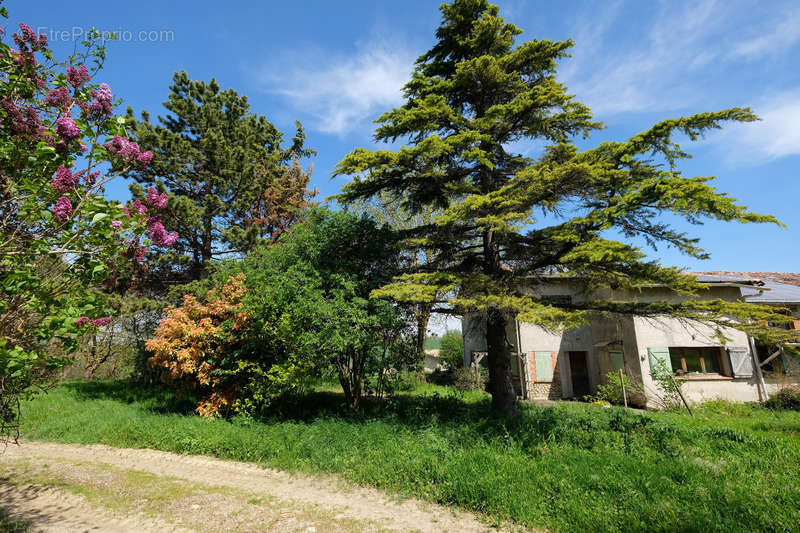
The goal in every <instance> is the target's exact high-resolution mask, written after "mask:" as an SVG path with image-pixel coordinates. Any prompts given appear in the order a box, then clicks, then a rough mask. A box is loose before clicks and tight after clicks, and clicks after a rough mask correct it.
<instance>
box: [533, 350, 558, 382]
mask: <svg viewBox="0 0 800 533" xmlns="http://www.w3.org/2000/svg"><path fill="white" fill-rule="evenodd" d="M533 359H534V365H535V368H536V381H553V354H552V352H533Z"/></svg>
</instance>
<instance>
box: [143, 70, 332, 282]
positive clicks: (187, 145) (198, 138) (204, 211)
mask: <svg viewBox="0 0 800 533" xmlns="http://www.w3.org/2000/svg"><path fill="white" fill-rule="evenodd" d="M164 107H165V108H166V109H167V110H168V111H170V112H171V114H170V115H167V116H166V117H161V116H159V117H158V119H159V122H160V125H154V124H152V123H151V122H150V117H149V114H148V113H147V112H146V111H145V112H142V120H141V121H137V120H135V119H134V118H133V116H132V112H131V111H130V110H128V122H129V123H131V124H132V130H133V131H132V132H133V134H134V135H135V137H136V140H137V141H138V143H139V145H140V146H141V148H142V149H143V150H144V149H145V147H147V148H146V149H148V150H151V151H152V152H153V154H154V157H153V161H152V163H151V165H150V166H149V167H148V168H147V169H145V170H137V171H135V172H130V173H129V177H132V178H133V179H134V180H135V181H136V183H134V184H132V185H131V192H132V194H133V195H134V197H135V198H143V197H144V196H145V195H146V193H147V190H146V189H148V188H149V187H155V188H156V189H157V190H158V191H159V192H161V191H166V192H167V193H168V195H169V197H170V201H169V204H168V205H169V208H168V210H167V212H166V213H165V214H164V216H163V224H164V226H165V227H166V229H167V230H175V231H177V232H178V234H179V236H180V237H179V239H178V241H177V243H176V244H175V245H174V247H173V248H172V249H170V250H169V251H164V252H163V253H160V254H156V255H157V259H158V261H157V263H158V264H159V266H160V267H161V268H166V269H167V270H168V272H167V274H166V275H167V276H169V277H171V278H173V279H175V278H177V279H178V280H197V279H201V278H204V277H205V276H206V275H207V273H208V263H209V261H210V260H211V259H212V258H214V257H219V256H224V255H226V254H231V253H238V252H245V251H247V250H249V249H252V248H253V246H255V245H256V244H257V243H258V242H260V241H262V240H265V239H267V240H273V239H274V238H277V235H279V234H280V233H281V232H283V231H285V229H286V227H287V226H288V225H289V224H291V223H293V222H295V221H296V220H297V218H298V215H299V212H300V210H302V209H303V208H305V207H307V206H308V205H310V202H309V200H310V198H311V197H312V196H313V195H314V194H316V191H310V190H307V189H306V187H307V185H308V181H309V175H310V173H309V172H306V171H304V170H303V169H302V168H301V167H300V166H299V163H298V162H297V161H298V159H299V158H302V157H307V156H310V155H312V154H313V153H314V151H313V150H309V149H307V148H304V144H305V142H306V136H305V134H304V132H303V129H302V126H301V125H300V123H299V122H298V123H297V132H296V134H295V137H294V139H292V143H291V145H290V146H289V147H286V148H285V147H283V146H282V144H283V134H282V133H281V132H280V131H278V129H277V128H276V127H275V126H274V125H273V124H272V123H270V122H269V121H268V120H267V119H266V118H265V117H264V116H261V115H257V114H253V113H251V112H250V105H249V103H248V101H247V97H246V96H242V95H239V94H238V93H237V92H236V91H234V90H233V89H227V90H220V87H219V84H218V83H217V81H216V80H214V79H212V80H211V81H210V82H208V83H206V82H202V81H193V80H190V79H189V77H188V75H187V74H186V72H176V73H175V75H174V76H173V84H172V85H171V86H170V94H169V99H168V101H167V102H164ZM276 200H279V202H276ZM151 255H153V254H151Z"/></svg>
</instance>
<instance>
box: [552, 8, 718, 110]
mask: <svg viewBox="0 0 800 533" xmlns="http://www.w3.org/2000/svg"><path fill="white" fill-rule="evenodd" d="M717 8H718V3H717V2H716V0H704V1H701V2H692V3H690V4H684V5H682V6H679V5H677V4H675V3H673V2H669V3H662V4H661V5H660V8H659V9H658V11H657V13H656V15H655V16H654V17H652V19H651V20H639V21H638V26H637V27H639V28H642V27H643V28H644V30H645V34H644V35H641V36H637V38H638V39H637V40H636V42H635V43H633V44H634V45H633V46H626V47H625V48H623V49H620V50H612V49H610V43H611V42H614V41H616V40H618V38H619V35H620V33H619V30H620V27H621V26H625V21H624V20H622V21H621V20H619V19H618V18H617V17H618V15H620V14H622V13H623V12H624V10H621V9H620V6H619V5H618V4H611V5H610V6H609V7H607V8H606V9H605V11H603V12H601V13H593V14H592V15H593V16H595V17H597V19H598V20H599V24H593V23H592V22H589V21H583V22H581V23H579V24H578V25H577V26H576V35H577V39H576V42H577V46H576V50H575V54H574V57H575V59H574V60H573V61H572V62H571V64H568V69H567V70H566V71H565V75H564V78H565V80H566V81H567V83H568V84H569V85H570V89H571V90H572V91H573V92H576V93H577V94H579V95H581V99H582V100H583V101H585V102H586V103H587V104H588V105H589V106H590V107H591V108H592V109H594V110H595V112H596V113H598V114H601V115H602V114H611V113H620V112H626V111H649V110H654V109H668V108H679V107H682V106H685V105H686V104H687V103H688V100H689V99H690V98H691V94H690V91H689V90H687V89H686V88H684V87H682V86H681V85H680V83H679V80H680V79H681V78H682V75H684V74H685V72H686V71H687V70H696V69H699V68H701V67H703V66H704V65H706V64H708V63H709V62H710V61H712V60H713V59H714V57H715V56H716V55H717V53H718V52H717V51H715V50H710V49H708V48H707V47H705V46H703V45H702V44H703V41H705V40H706V39H707V38H708V37H709V35H710V34H713V33H715V32H716V30H717V29H718V26H719V25H720V24H721V21H720V17H719V10H718V9H717ZM626 19H627V17H626ZM586 26H589V27H591V28H592V29H591V30H590V31H586V30H585V29H584V28H585V27H586ZM698 50H702V51H703V53H698Z"/></svg>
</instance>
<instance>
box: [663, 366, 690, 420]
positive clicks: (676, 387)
mask: <svg viewBox="0 0 800 533" xmlns="http://www.w3.org/2000/svg"><path fill="white" fill-rule="evenodd" d="M669 380H670V381H671V382H672V386H673V387H675V390H676V391H677V392H678V396H680V397H681V401H682V402H683V405H685V406H686V410H687V411H689V415H691V416H692V417H694V413H693V412H692V408H691V407H689V404H688V402H687V401H686V398H684V397H683V393H682V392H681V388H680V387H678V384H677V383H675V378H673V377H672V375H671V374H670V376H669Z"/></svg>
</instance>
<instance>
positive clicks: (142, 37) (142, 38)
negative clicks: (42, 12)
mask: <svg viewBox="0 0 800 533" xmlns="http://www.w3.org/2000/svg"><path fill="white" fill-rule="evenodd" d="M36 33H37V34H43V35H45V36H46V37H47V40H48V41H49V42H59V41H62V42H63V41H82V40H84V39H88V38H92V39H97V38H99V39H102V40H104V41H122V42H125V43H130V42H172V41H174V40H175V31H174V30H130V29H125V28H116V29H113V30H104V29H99V28H84V27H81V26H72V27H71V28H69V29H63V28H50V27H48V26H39V27H37V28H36Z"/></svg>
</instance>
